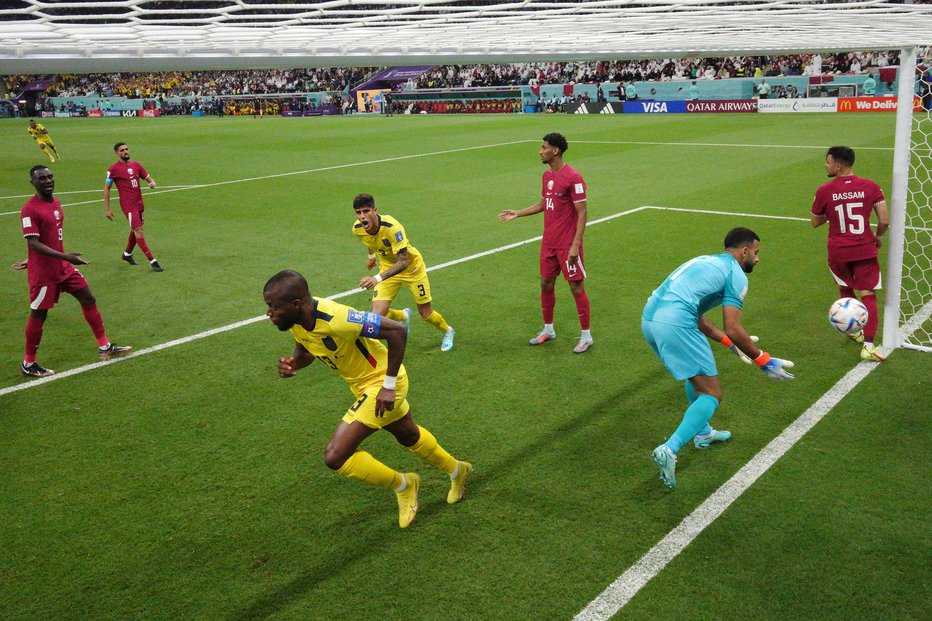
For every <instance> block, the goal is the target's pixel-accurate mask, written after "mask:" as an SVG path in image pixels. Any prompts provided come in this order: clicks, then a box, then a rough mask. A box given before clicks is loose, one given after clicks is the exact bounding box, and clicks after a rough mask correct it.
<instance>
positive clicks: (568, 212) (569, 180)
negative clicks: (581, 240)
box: [540, 165, 586, 248]
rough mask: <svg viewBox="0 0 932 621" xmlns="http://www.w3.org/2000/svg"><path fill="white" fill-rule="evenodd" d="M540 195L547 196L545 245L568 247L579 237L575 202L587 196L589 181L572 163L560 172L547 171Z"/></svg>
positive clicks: (547, 246)
mask: <svg viewBox="0 0 932 621" xmlns="http://www.w3.org/2000/svg"><path fill="white" fill-rule="evenodd" d="M540 194H541V196H542V197H543V199H544V240H543V241H542V242H541V246H542V247H546V248H569V247H570V246H572V245H573V238H574V237H576V221H577V214H576V205H575V203H579V202H582V201H584V200H586V182H585V181H583V178H582V176H581V175H580V174H579V173H578V172H576V171H575V170H574V169H573V167H572V166H568V165H567V166H564V167H563V168H561V169H560V170H558V171H557V172H553V170H551V169H550V168H548V169H547V170H545V171H544V178H543V185H542V188H541V193H540Z"/></svg>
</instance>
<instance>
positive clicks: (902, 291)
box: [883, 47, 932, 352]
mask: <svg viewBox="0 0 932 621" xmlns="http://www.w3.org/2000/svg"><path fill="white" fill-rule="evenodd" d="M915 75H916V48H915V47H912V48H906V49H903V50H901V52H900V68H899V90H898V93H897V99H898V101H897V111H896V139H895V143H894V152H893V189H892V192H891V195H890V235H889V239H888V242H887V269H886V278H885V280H886V284H885V286H886V294H885V298H884V314H883V343H884V346H885V347H886V348H888V349H892V348H894V347H908V348H912V349H919V350H922V351H927V352H932V320H930V314H932V268H930V261H932V204H930V200H932V157H930V156H932V143H930V139H932V119H930V110H929V108H928V107H927V106H928V105H929V102H930V99H932V95H930V94H929V93H930V90H929V89H932V84H930V83H929V81H928V80H929V78H928V76H927V75H926V74H924V75H923V77H924V78H925V79H922V80H920V81H919V86H920V90H919V93H918V94H917V93H916V79H915ZM917 98H918V101H919V103H920V107H921V110H920V111H917V112H913V108H914V105H915V101H916V99H917Z"/></svg>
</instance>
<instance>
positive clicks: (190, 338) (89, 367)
mask: <svg viewBox="0 0 932 621" xmlns="http://www.w3.org/2000/svg"><path fill="white" fill-rule="evenodd" d="M644 209H649V207H637V208H635V209H628V210H626V211H620V212H618V213H616V214H612V215H610V216H606V217H604V218H599V219H598V220H593V221H592V222H590V223H589V224H590V225H592V224H598V223H600V222H607V221H609V220H613V219H615V218H620V217H621V216H625V215H629V214H633V213H636V212H639V211H642V210H644ZM540 239H541V236H540V235H538V236H537V237H531V238H530V239H525V240H522V241H519V242H515V243H513V244H506V245H504V246H499V247H498V248H492V249H491V250H484V251H482V252H477V253H476V254H471V255H469V256H467V257H461V258H459V259H454V260H453V261H447V262H446V263H440V264H438V265H433V266H431V267H428V268H427V271H428V272H432V271H434V270H441V269H444V268H446V267H452V266H454V265H459V264H460V263H465V262H467V261H473V260H475V259H479V258H482V257H487V256H489V255H492V254H496V253H499V252H504V251H506V250H511V249H512V248H518V247H520V246H525V245H527V244H532V243H534V242H537V241H540ZM362 291H363V289H360V288H358V287H357V288H355V289H348V290H347V291H342V292H340V293H335V294H333V295H329V296H327V298H328V299H331V300H338V299H340V298H345V297H347V296H349V295H352V294H354V293H360V292H362ZM264 319H266V316H265V315H259V316H258V317H252V318H250V319H244V320H242V321H237V322H235V323H231V324H227V325H225V326H220V327H219V328H213V329H211V330H207V331H205V332H199V333H197V334H192V335H190V336H185V337H182V338H178V339H175V340H173V341H168V342H166V343H161V344H159V345H153V346H152V347H146V348H145V349H140V350H138V351H134V352H132V353H131V354H128V355H126V356H121V357H119V358H110V359H109V360H101V361H100V362H92V363H91V364H86V365H84V366H81V367H77V368H75V369H69V370H67V371H62V372H61V373H56V374H55V375H49V376H48V377H40V378H38V379H34V380H31V381H28V382H24V383H22V384H17V385H16V386H9V387H7V388H2V389H0V397H2V396H3V395H8V394H10V393H14V392H18V391H20V390H25V389H27V388H32V387H35V386H41V385H42V384H48V383H49V382H54V381H57V380H60V379H64V378H66V377H71V376H72V375H78V374H79V373H85V372H87V371H92V370H94V369H98V368H100V367H104V366H107V365H108V364H116V363H118V362H123V361H126V360H132V359H133V358H138V357H139V356H145V355H148V354H153V353H155V352H158V351H162V350H163V349H168V348H169V347H175V346H177V345H184V344H185V343H190V342H192V341H197V340H200V339H203V338H207V337H208V336H213V335H215V334H222V333H223V332H229V331H230V330H235V329H236V328H241V327H243V326H248V325H250V324H253V323H257V322H259V321H262V320H264Z"/></svg>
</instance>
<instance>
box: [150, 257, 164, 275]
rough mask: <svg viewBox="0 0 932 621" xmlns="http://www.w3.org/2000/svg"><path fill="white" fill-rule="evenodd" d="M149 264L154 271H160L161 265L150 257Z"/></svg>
mask: <svg viewBox="0 0 932 621" xmlns="http://www.w3.org/2000/svg"><path fill="white" fill-rule="evenodd" d="M149 265H151V266H152V269H153V270H155V271H156V272H161V271H162V266H161V265H159V262H158V261H156V260H155V259H152V260H151V261H149Z"/></svg>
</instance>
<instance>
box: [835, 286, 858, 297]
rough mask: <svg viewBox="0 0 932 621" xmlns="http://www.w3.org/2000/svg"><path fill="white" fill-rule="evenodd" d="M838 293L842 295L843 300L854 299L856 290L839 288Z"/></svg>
mask: <svg viewBox="0 0 932 621" xmlns="http://www.w3.org/2000/svg"><path fill="white" fill-rule="evenodd" d="M838 293H839V294H841V297H843V298H853V297H854V289H852V288H851V287H838Z"/></svg>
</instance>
